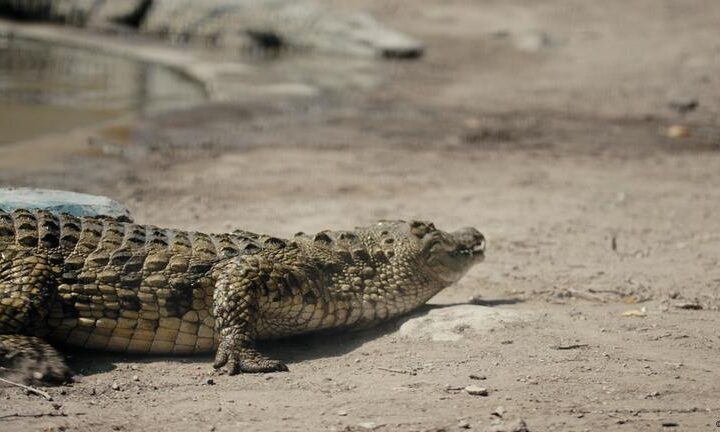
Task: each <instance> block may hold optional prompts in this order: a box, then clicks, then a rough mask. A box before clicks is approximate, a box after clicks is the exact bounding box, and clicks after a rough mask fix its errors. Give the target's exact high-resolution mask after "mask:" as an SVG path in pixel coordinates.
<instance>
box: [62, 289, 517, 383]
mask: <svg viewBox="0 0 720 432" xmlns="http://www.w3.org/2000/svg"><path fill="white" fill-rule="evenodd" d="M520 302H522V300H519V299H512V298H510V299H496V300H477V299H476V300H473V301H472V302H470V303H448V304H425V305H423V306H421V307H419V308H418V309H416V310H414V311H413V312H411V313H409V314H407V315H403V316H400V317H398V318H395V319H393V320H390V321H388V322H385V323H382V324H379V325H377V326H375V327H372V328H368V329H364V330H356V331H352V330H335V331H321V332H316V333H311V334H308V335H302V336H295V337H291V338H286V339H278V340H272V341H261V342H259V343H258V349H259V350H260V351H261V352H263V353H264V354H266V355H268V356H270V357H272V358H277V359H282V360H283V361H284V362H286V363H288V364H289V365H290V366H291V367H292V364H293V363H299V362H302V361H305V360H313V359H317V358H323V357H337V356H342V355H344V354H347V353H349V352H352V351H354V350H355V349H357V348H359V347H360V346H362V345H363V344H365V343H366V342H369V341H371V340H373V339H376V338H378V337H381V336H384V335H387V334H390V333H392V332H394V331H396V330H397V329H398V328H399V327H400V326H401V325H402V324H403V323H404V322H406V321H407V320H409V319H412V318H417V317H421V316H423V315H426V314H427V313H428V312H429V311H431V310H433V309H441V308H446V307H452V306H460V305H468V304H473V305H480V306H488V307H493V306H502V305H512V304H517V303H520ZM63 352H64V353H66V354H67V362H68V365H69V366H70V367H71V368H72V370H73V371H74V372H75V373H77V374H79V375H81V376H90V375H95V374H98V373H103V372H108V371H112V370H114V369H115V368H116V365H115V364H116V363H125V362H132V363H139V364H145V363H152V362H154V361H158V360H161V359H168V358H172V359H173V361H177V362H180V363H188V364H197V365H207V367H210V364H211V363H212V355H209V354H198V355H193V356H174V355H167V356H160V355H156V356H148V355H147V354H139V355H132V354H114V353H105V352H99V351H91V350H84V349H77V348H69V349H68V348H64V349H63Z"/></svg>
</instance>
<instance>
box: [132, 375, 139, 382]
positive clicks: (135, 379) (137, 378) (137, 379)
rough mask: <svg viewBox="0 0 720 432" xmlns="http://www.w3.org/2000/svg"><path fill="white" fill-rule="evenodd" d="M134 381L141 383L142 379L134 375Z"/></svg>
mask: <svg viewBox="0 0 720 432" xmlns="http://www.w3.org/2000/svg"><path fill="white" fill-rule="evenodd" d="M132 380H133V381H140V377H139V376H137V375H133V377H132Z"/></svg>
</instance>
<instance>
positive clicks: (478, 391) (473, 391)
mask: <svg viewBox="0 0 720 432" xmlns="http://www.w3.org/2000/svg"><path fill="white" fill-rule="evenodd" d="M465 392H467V394H469V395H472V396H487V395H488V394H489V393H488V390H487V389H486V388H485V387H480V386H474V385H470V386H467V387H465Z"/></svg>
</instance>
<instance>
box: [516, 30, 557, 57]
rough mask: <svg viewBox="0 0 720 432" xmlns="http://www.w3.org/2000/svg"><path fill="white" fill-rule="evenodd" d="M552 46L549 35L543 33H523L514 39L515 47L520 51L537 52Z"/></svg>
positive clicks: (534, 31) (531, 31) (532, 31)
mask: <svg viewBox="0 0 720 432" xmlns="http://www.w3.org/2000/svg"><path fill="white" fill-rule="evenodd" d="M553 45H554V43H553V40H552V38H551V37H550V35H548V34H547V33H545V32H543V31H538V30H530V31H525V32H522V33H520V34H518V35H517V36H516V37H515V46H516V47H517V49H519V50H521V51H527V52H538V51H540V50H542V49H545V48H549V47H551V46H553Z"/></svg>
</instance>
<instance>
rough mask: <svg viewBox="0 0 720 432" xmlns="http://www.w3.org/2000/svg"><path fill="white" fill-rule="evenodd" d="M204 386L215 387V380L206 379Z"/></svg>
mask: <svg viewBox="0 0 720 432" xmlns="http://www.w3.org/2000/svg"><path fill="white" fill-rule="evenodd" d="M205 384H207V385H215V380H214V379H212V378H208V379H207V381H205Z"/></svg>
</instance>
